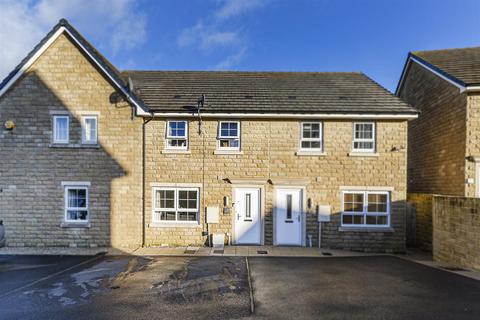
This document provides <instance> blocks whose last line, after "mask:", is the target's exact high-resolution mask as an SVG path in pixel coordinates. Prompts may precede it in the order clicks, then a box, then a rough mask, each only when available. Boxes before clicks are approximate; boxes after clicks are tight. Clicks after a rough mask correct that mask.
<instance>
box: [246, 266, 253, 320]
mask: <svg viewBox="0 0 480 320" xmlns="http://www.w3.org/2000/svg"><path fill="white" fill-rule="evenodd" d="M245 263H246V264H247V276H248V287H249V288H250V312H251V313H252V314H253V313H254V312H255V300H254V299H253V287H252V279H251V278H250V267H249V265H248V257H245Z"/></svg>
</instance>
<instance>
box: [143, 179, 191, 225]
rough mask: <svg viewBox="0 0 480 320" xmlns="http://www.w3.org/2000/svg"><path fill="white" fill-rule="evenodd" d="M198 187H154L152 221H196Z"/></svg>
mask: <svg viewBox="0 0 480 320" xmlns="http://www.w3.org/2000/svg"><path fill="white" fill-rule="evenodd" d="M199 196H200V193H199V189H198V188H170V187H165V188H154V189H153V215H152V222H184V223H198V218H199Z"/></svg>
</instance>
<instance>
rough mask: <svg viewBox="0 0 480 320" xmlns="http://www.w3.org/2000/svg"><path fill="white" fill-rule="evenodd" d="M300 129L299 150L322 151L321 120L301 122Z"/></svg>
mask: <svg viewBox="0 0 480 320" xmlns="http://www.w3.org/2000/svg"><path fill="white" fill-rule="evenodd" d="M300 130H301V136H300V150H307V151H322V123H321V122H302V123H301V124H300Z"/></svg>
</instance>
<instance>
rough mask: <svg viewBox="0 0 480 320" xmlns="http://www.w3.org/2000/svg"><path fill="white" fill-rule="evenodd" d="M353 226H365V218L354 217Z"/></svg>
mask: <svg viewBox="0 0 480 320" xmlns="http://www.w3.org/2000/svg"><path fill="white" fill-rule="evenodd" d="M353 224H363V216H353Z"/></svg>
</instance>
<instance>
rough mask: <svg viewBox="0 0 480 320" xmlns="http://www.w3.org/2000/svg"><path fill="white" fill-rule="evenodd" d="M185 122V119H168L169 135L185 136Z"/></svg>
mask: <svg viewBox="0 0 480 320" xmlns="http://www.w3.org/2000/svg"><path fill="white" fill-rule="evenodd" d="M186 128H187V124H186V122H185V121H169V122H168V135H169V136H170V137H186V136H187V130H186Z"/></svg>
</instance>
